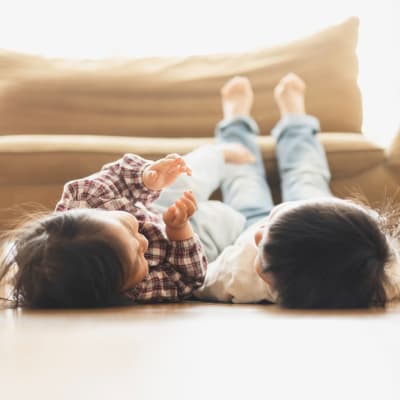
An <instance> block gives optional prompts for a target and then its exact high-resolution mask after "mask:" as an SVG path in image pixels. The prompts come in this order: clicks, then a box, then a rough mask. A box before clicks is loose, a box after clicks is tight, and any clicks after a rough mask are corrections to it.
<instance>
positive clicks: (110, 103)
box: [0, 18, 400, 228]
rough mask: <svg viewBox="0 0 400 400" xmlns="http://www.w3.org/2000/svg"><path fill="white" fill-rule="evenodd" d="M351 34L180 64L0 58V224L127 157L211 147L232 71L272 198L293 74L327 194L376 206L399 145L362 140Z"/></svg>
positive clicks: (350, 24)
mask: <svg viewBox="0 0 400 400" xmlns="http://www.w3.org/2000/svg"><path fill="white" fill-rule="evenodd" d="M357 33H358V20H357V19H355V18H351V19H349V20H347V21H345V22H343V23H342V24H339V25H336V26H332V27H329V28H327V29H326V30H324V31H322V32H318V33H316V34H314V35H312V36H310V37H307V38H304V39H302V40H298V41H296V42H292V43H288V44H285V45H282V46H278V47H274V48H270V49H261V50H253V51H251V52H248V53H241V54H225V55H212V56H197V57H189V58H163V59H160V58H157V59H156V58H152V59H132V60H101V61H84V60H80V61H77V60H60V59H46V58H43V57H39V56H30V55H23V54H17V53H11V52H5V51H3V52H0V171H1V173H0V187H1V192H0V193H1V196H0V209H1V212H0V227H2V228H4V227H6V226H7V221H11V220H12V219H13V218H14V217H15V216H17V215H18V214H21V212H22V211H21V210H22V209H21V208H20V207H19V206H20V205H24V209H26V208H27V209H32V204H34V203H37V204H41V205H43V206H45V207H47V208H49V209H51V208H53V206H54V204H55V202H56V200H57V199H58V197H59V195H60V193H61V190H62V186H63V184H64V183H65V182H66V181H67V180H70V179H73V178H77V177H81V176H85V175H87V174H90V173H92V172H94V171H96V170H97V169H98V168H99V167H101V166H102V165H103V164H105V163H107V162H109V161H112V160H113V159H116V158H118V157H120V156H121V155H122V154H123V153H125V152H133V153H138V154H141V155H143V156H144V157H148V158H158V157H161V156H162V155H164V154H166V153H169V152H178V153H186V152H187V151H190V150H191V149H193V148H194V147H196V146H198V145H199V144H202V143H206V142H210V141H212V140H213V138H212V137H213V130H214V125H215V123H216V122H217V121H218V120H219V119H220V117H221V111H220V108H221V107H220V100H219V88H220V87H221V86H222V84H223V83H224V82H225V81H226V80H227V79H228V78H230V77H231V76H233V75H237V74H240V75H246V76H248V77H249V78H250V79H251V81H252V83H253V86H254V90H255V105H254V117H255V119H256V120H257V121H258V122H259V124H260V127H261V131H262V134H263V135H262V137H261V138H260V142H261V146H262V151H263V155H264V159H265V164H266V169H267V173H268V179H269V183H270V185H271V186H272V189H273V193H274V196H275V199H276V201H279V177H278V175H277V165H276V159H275V152H274V151H275V144H274V141H273V139H272V138H271V137H270V136H269V132H270V130H271V128H272V127H273V125H274V123H275V122H276V121H277V120H278V110H277V108H276V106H275V104H274V102H273V96H272V92H273V87H274V85H275V84H276V83H277V81H278V80H279V78H280V77H282V76H283V75H284V74H286V73H288V72H290V71H294V72H296V73H298V74H299V75H300V76H302V77H303V78H304V79H305V81H306V83H307V85H308V89H307V96H306V106H307V109H308V111H309V113H310V114H313V115H316V116H317V117H318V118H319V119H320V121H321V127H322V132H323V133H321V134H320V138H321V141H322V143H323V145H324V147H325V149H326V152H327V155H328V161H329V165H330V167H331V170H332V176H333V179H332V189H333V191H334V193H335V194H337V195H338V196H349V195H351V194H352V193H354V192H358V193H362V194H364V195H365V197H366V198H367V199H368V200H369V201H370V202H371V203H372V204H376V203H379V202H381V201H382V200H384V199H385V198H386V197H387V196H391V195H393V194H395V193H396V191H397V189H398V185H399V182H400V178H399V174H398V172H399V169H400V140H399V141H398V139H396V140H395V141H394V142H393V144H392V147H390V148H389V149H385V148H382V147H380V146H378V145H376V144H374V143H372V142H370V141H368V140H367V139H366V138H365V137H364V136H363V135H362V134H361V123H362V108H361V95H360V90H359V88H358V85H357V74H358V65H357V58H356V51H355V50H356V44H357ZM382 133H384V132H382ZM29 205H30V206H29ZM28 206H29V207H28Z"/></svg>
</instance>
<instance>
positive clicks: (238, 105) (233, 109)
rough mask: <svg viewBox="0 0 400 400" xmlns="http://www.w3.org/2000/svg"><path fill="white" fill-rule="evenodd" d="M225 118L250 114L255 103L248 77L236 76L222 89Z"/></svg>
mask: <svg viewBox="0 0 400 400" xmlns="http://www.w3.org/2000/svg"><path fill="white" fill-rule="evenodd" d="M221 98H222V110H223V114H224V119H232V118H234V117H239V116H249V115H250V110H251V107H252V105H253V99H254V94H253V89H252V88H251V84H250V81H249V79H248V78H246V77H244V76H235V77H234V78H232V79H230V80H229V81H228V82H226V83H225V85H224V86H223V87H222V89H221Z"/></svg>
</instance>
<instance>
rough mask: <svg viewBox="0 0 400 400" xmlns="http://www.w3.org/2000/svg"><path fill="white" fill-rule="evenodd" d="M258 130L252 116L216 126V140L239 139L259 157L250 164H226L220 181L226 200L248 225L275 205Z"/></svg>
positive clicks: (222, 141) (221, 141) (234, 140)
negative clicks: (266, 173)
mask: <svg viewBox="0 0 400 400" xmlns="http://www.w3.org/2000/svg"><path fill="white" fill-rule="evenodd" d="M258 132H259V131H258V126H257V124H256V122H255V121H254V120H253V119H252V118H250V117H238V118H235V119H233V120H230V121H228V122H226V121H222V122H220V123H219V124H218V125H217V128H216V138H217V142H219V143H227V142H239V143H241V144H243V145H244V146H245V147H247V148H248V149H249V150H250V151H251V152H252V153H253V155H254V156H255V158H256V162H255V163H251V164H250V163H248V164H233V163H226V164H225V169H224V177H223V180H222V183H221V191H222V195H223V199H224V202H225V203H226V204H228V205H230V206H231V207H232V208H234V209H235V210H237V211H239V212H240V213H241V214H242V215H243V216H244V217H245V218H246V227H248V226H250V225H252V224H254V223H255V222H257V221H258V220H260V219H261V218H263V217H265V216H267V215H268V214H269V212H270V211H271V209H272V208H273V206H274V204H273V200H272V195H271V190H270V188H269V186H268V184H267V180H266V175H265V170H264V162H263V159H262V155H261V152H260V149H259V145H258V142H257V136H258Z"/></svg>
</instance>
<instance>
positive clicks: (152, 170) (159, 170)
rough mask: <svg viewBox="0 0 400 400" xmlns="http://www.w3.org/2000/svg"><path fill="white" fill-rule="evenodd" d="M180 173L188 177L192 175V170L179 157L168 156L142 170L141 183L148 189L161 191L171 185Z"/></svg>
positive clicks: (174, 155)
mask: <svg viewBox="0 0 400 400" xmlns="http://www.w3.org/2000/svg"><path fill="white" fill-rule="evenodd" d="M182 173H186V174H187V175H189V176H190V175H192V170H191V169H190V168H189V167H188V166H187V165H186V163H185V160H184V159H183V158H182V157H181V156H180V155H178V154H168V155H167V156H166V157H164V158H161V159H160V160H158V161H155V162H154V163H153V164H151V165H149V166H148V167H147V168H146V169H145V170H144V172H143V183H144V184H145V186H146V187H148V188H149V189H152V190H161V189H164V188H165V187H168V186H170V185H172V184H173V183H174V182H175V180H176V178H177V177H178V176H179V175H180V174H182Z"/></svg>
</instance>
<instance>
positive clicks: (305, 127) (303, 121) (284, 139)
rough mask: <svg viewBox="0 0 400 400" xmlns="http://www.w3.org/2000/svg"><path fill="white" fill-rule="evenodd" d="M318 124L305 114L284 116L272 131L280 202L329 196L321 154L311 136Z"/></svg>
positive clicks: (317, 144) (315, 139)
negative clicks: (280, 194)
mask: <svg viewBox="0 0 400 400" xmlns="http://www.w3.org/2000/svg"><path fill="white" fill-rule="evenodd" d="M319 130H320V127H319V122H318V120H317V119H316V118H315V117H312V116H309V115H294V114H293V115H290V114H289V115H287V116H285V117H284V118H283V119H281V120H280V121H279V122H278V124H277V125H276V126H275V128H274V129H273V130H272V136H274V137H275V139H276V142H277V144H276V153H277V159H278V167H279V173H280V178H281V190H282V201H293V200H306V199H312V198H317V197H330V196H333V195H332V192H331V190H330V188H329V181H330V178H331V174H330V171H329V166H328V162H327V159H326V155H325V151H324V149H323V147H322V145H321V143H320V142H319V141H318V139H317V138H316V136H315V134H316V133H317V132H318V131H319Z"/></svg>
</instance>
